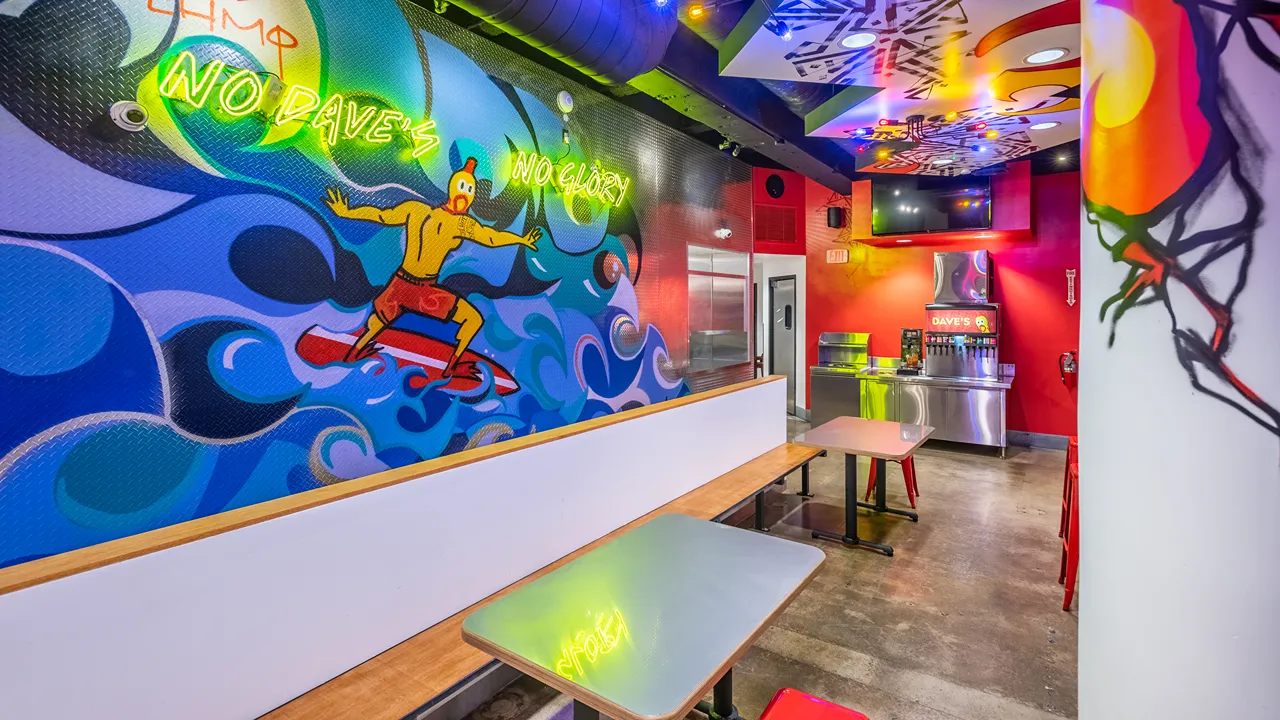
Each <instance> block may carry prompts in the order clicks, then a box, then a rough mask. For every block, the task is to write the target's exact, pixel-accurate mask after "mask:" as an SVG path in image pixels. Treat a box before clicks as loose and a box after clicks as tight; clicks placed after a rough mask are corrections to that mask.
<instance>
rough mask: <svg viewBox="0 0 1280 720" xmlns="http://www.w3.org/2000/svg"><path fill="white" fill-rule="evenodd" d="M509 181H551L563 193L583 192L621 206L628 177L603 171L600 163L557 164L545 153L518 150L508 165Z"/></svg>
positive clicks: (576, 193) (629, 182) (543, 182)
mask: <svg viewBox="0 0 1280 720" xmlns="http://www.w3.org/2000/svg"><path fill="white" fill-rule="evenodd" d="M511 181H512V182H515V183H523V184H525V185H533V186H537V187H544V186H546V185H547V184H551V185H552V187H555V188H556V189H557V190H559V191H560V192H561V193H562V194H563V195H565V196H567V197H572V196H574V195H586V196H587V197H590V198H594V199H596V200H600V201H601V202H604V203H607V204H609V205H613V206H615V207H621V206H622V199H623V198H624V197H626V194H627V188H629V187H631V178H629V177H627V176H626V175H622V174H620V173H616V172H612V171H609V172H606V171H605V170H603V169H601V167H600V163H599V162H596V163H585V162H582V163H579V162H567V163H563V164H559V165H557V163H556V162H555V161H553V160H552V159H551V158H549V157H547V156H546V155H539V154H538V153H526V152H524V151H521V152H520V153H519V154H518V155H516V164H515V167H513V168H512V169H511Z"/></svg>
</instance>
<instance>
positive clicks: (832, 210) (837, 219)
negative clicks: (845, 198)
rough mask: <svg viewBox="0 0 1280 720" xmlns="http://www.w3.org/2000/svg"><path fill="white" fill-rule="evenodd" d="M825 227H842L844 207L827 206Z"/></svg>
mask: <svg viewBox="0 0 1280 720" xmlns="http://www.w3.org/2000/svg"><path fill="white" fill-rule="evenodd" d="M827 227H833V228H842V227H844V208H839V207H829V208H827Z"/></svg>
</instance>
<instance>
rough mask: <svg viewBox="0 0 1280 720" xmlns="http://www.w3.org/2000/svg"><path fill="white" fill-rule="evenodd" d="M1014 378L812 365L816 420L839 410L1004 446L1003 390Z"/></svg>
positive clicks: (941, 435)
mask: <svg viewBox="0 0 1280 720" xmlns="http://www.w3.org/2000/svg"><path fill="white" fill-rule="evenodd" d="M1012 381H1013V378H999V379H996V380H977V379H969V378H943V377H931V376H928V375H898V374H897V373H896V372H894V371H893V370H891V369H887V368H879V369H877V368H870V369H860V368H837V367H821V366H813V367H810V368H809V383H810V385H809V387H810V388H811V390H810V396H811V399H812V403H811V404H812V407H811V409H810V412H811V413H812V422H813V424H814V425H815V426H816V425H819V424H821V423H823V422H827V421H828V420H830V419H832V418H834V417H838V416H841V415H852V416H855V417H864V418H871V419H874V420H892V421H897V422H904V423H913V424H918V425H931V426H933V427H934V428H936V431H935V432H934V435H933V437H934V438H937V439H940V440H952V441H955V442H966V443H974V444H977V445H988V446H992V447H999V448H1002V449H1003V448H1004V447H1005V444H1006V436H1007V432H1006V428H1005V391H1007V390H1008V389H1009V387H1010V385H1011V383H1012Z"/></svg>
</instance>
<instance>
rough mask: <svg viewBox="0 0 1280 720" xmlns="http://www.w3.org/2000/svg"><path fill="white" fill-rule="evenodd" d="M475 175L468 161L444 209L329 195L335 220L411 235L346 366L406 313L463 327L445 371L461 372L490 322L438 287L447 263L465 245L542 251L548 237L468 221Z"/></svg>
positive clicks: (339, 193)
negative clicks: (358, 202)
mask: <svg viewBox="0 0 1280 720" xmlns="http://www.w3.org/2000/svg"><path fill="white" fill-rule="evenodd" d="M475 171H476V159H475V158H467V162H466V164H465V165H463V167H462V169H461V170H459V171H457V172H455V173H454V174H453V176H452V177H450V178H449V185H448V193H449V199H448V200H447V201H446V203H445V205H444V206H443V207H438V208H433V207H431V206H430V205H428V204H426V203H424V202H422V201H419V200H408V201H406V202H402V203H400V204H399V205H396V206H395V207H391V208H377V207H372V206H368V205H365V206H356V207H351V206H350V205H348V204H347V198H346V197H345V196H344V195H343V194H342V191H341V190H339V189H337V188H330V189H329V199H328V201H326V203H325V204H326V205H328V206H329V209H330V210H332V211H333V214H334V215H337V216H338V217H343V218H350V219H352V220H368V221H369V222H375V223H380V224H382V225H387V226H390V227H397V226H403V227H404V229H405V248H404V261H403V262H402V263H401V264H400V267H399V269H397V270H396V272H395V274H394V275H392V276H391V281H390V282H388V283H387V286H386V288H384V289H383V291H382V294H380V295H378V297H377V299H375V300H374V301H373V313H372V314H370V315H369V320H368V322H367V324H366V326H365V330H364V332H363V333H362V334H361V335H360V337H359V338H358V339H357V340H356V342H355V344H353V345H352V346H351V349H350V350H348V351H347V355H346V362H355V361H356V360H359V359H360V358H361V357H364V356H365V355H366V354H368V353H369V352H371V351H370V347H371V343H372V342H373V340H374V338H376V337H377V336H378V333H380V332H382V330H383V329H384V328H386V327H387V326H388V325H391V324H392V323H394V322H395V321H396V319H397V318H399V317H400V316H401V315H403V314H404V313H406V312H411V313H416V314H418V315H423V316H426V317H429V318H435V319H436V320H443V321H445V322H450V321H454V322H457V323H458V335H457V346H456V347H455V348H454V352H453V356H452V357H451V358H450V359H449V363H448V365H447V366H446V367H445V369H444V376H445V377H451V376H452V375H453V374H454V372H455V370H457V366H458V360H459V359H460V358H461V357H462V354H463V353H464V352H466V350H467V346H468V345H469V344H470V343H471V339H472V338H474V337H475V336H476V333H477V332H479V331H480V326H482V325H483V324H484V318H482V317H481V316H480V312H479V311H478V310H476V308H475V306H474V305H472V304H471V303H469V302H467V301H466V300H465V299H463V298H461V297H458V296H457V295H455V294H453V293H452V292H450V291H448V290H446V289H445V288H443V287H440V285H438V284H437V279H438V278H439V275H440V268H441V266H442V265H444V261H445V258H447V257H448V256H449V253H451V252H453V251H454V250H456V249H457V248H458V247H459V246H461V245H462V241H464V240H469V241H471V242H474V243H479V244H481V245H485V246H487V247H504V246H507V245H524V246H525V247H527V248H529V249H530V250H535V251H536V250H537V249H538V248H537V247H536V245H535V243H537V241H538V239H539V238H541V237H542V231H541V230H540V229H538V228H534V229H533V230H530V231H529V232H528V233H526V234H525V235H524V236H523V237H521V236H520V235H516V234H515V233H509V232H503V231H501V230H495V229H493V228H491V227H486V226H484V225H481V224H480V223H479V222H477V221H476V219H475V218H473V217H471V216H470V215H468V214H467V210H468V209H469V208H470V207H471V203H472V201H473V200H474V199H475V195H476V176H475ZM463 365H469V363H463ZM464 374H474V368H468V369H466V371H465V372H464Z"/></svg>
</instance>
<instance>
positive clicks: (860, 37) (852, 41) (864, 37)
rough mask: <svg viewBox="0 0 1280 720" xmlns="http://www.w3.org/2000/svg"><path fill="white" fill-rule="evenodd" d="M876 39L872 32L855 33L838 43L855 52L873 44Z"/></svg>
mask: <svg viewBox="0 0 1280 720" xmlns="http://www.w3.org/2000/svg"><path fill="white" fill-rule="evenodd" d="M876 37H877V36H876V34H875V33H872V32H856V33H854V34H852V35H847V36H845V38H844V39H843V40H841V41H840V44H841V45H843V46H845V47H847V48H849V49H851V50H857V49H858V48H864V47H866V46H868V45H870V44H871V43H873V42H875V41H876Z"/></svg>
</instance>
